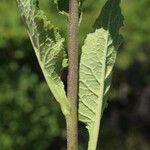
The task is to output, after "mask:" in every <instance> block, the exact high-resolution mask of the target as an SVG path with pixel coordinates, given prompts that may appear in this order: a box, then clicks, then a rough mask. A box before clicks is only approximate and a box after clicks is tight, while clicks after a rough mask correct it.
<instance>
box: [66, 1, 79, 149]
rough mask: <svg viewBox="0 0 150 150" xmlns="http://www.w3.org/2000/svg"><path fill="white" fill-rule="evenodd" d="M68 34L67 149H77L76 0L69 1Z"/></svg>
mask: <svg viewBox="0 0 150 150" xmlns="http://www.w3.org/2000/svg"><path fill="white" fill-rule="evenodd" d="M68 32H69V33H68V34H69V36H68V57H69V70H68V71H69V73H68V85H67V86H68V90H67V96H68V99H69V101H70V107H71V113H70V115H69V116H68V117H67V150H77V149H78V119H77V95H78V42H77V34H78V0H70V2H69V31H68Z"/></svg>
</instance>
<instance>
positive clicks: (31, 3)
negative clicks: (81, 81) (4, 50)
mask: <svg viewBox="0 0 150 150" xmlns="http://www.w3.org/2000/svg"><path fill="white" fill-rule="evenodd" d="M17 3H18V7H19V10H20V13H21V16H22V18H23V21H24V23H25V24H26V27H27V31H28V34H29V36H30V39H31V42H32V45H33V47H34V50H35V53H36V56H37V59H38V61H39V64H40V66H41V69H42V71H43V74H44V76H45V79H46V81H47V83H48V86H49V88H50V90H51V92H52V93H53V95H54V97H55V98H56V100H57V101H58V102H59V103H60V105H61V109H62V112H63V114H64V115H67V114H68V113H69V102H68V100H67V97H66V93H65V90H64V85H63V83H62V81H61V78H60V76H61V72H62V69H63V64H64V63H63V62H66V58H65V56H66V54H65V51H64V45H63V42H64V38H62V37H61V35H60V34H59V31H58V30H57V29H56V28H55V27H54V26H53V25H52V24H51V22H50V21H48V19H47V18H46V16H45V15H44V12H43V11H41V10H40V9H39V5H38V0H17Z"/></svg>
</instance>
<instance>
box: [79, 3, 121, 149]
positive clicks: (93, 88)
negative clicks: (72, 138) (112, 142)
mask: <svg viewBox="0 0 150 150" xmlns="http://www.w3.org/2000/svg"><path fill="white" fill-rule="evenodd" d="M119 4H120V0H108V1H107V2H106V4H105V6H104V7H103V9H102V12H101V14H100V16H99V17H98V19H97V21H96V23H95V28H96V30H95V32H94V33H90V34H89V35H88V36H87V38H86V40H85V44H84V46H83V47H82V54H81V61H80V71H79V79H80V80H79V120H80V121H82V122H84V123H85V124H86V127H87V129H88V132H89V147H88V149H89V150H95V149H96V145H97V140H98V133H99V126H100V119H101V115H102V112H103V110H104V108H105V107H106V103H107V101H106V95H107V93H108V91H109V88H110V84H111V73H112V68H113V66H114V63H115V59H116V51H117V49H118V47H119V45H120V43H121V41H122V38H121V36H120V34H119V29H120V27H121V26H122V22H123V18H122V15H121V11H120V6H119Z"/></svg>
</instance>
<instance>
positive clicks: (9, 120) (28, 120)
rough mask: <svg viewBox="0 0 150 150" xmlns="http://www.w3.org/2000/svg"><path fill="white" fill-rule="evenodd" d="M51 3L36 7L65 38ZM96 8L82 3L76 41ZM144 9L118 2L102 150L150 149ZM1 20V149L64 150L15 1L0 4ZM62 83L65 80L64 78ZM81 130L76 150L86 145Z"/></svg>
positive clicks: (149, 55) (149, 39) (59, 119)
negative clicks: (117, 43)
mask: <svg viewBox="0 0 150 150" xmlns="http://www.w3.org/2000/svg"><path fill="white" fill-rule="evenodd" d="M50 3H51V1H50V2H49V1H48V0H45V1H41V3H40V4H41V7H42V8H45V9H46V14H47V16H48V17H49V18H51V19H52V20H53V21H54V23H55V24H58V22H59V23H60V26H59V28H60V30H61V31H62V33H63V34H65V35H66V32H65V31H66V30H67V26H65V25H66V20H65V19H64V20H61V16H57V17H56V16H55V13H56V12H55V11H54V10H53V9H52V5H50ZM97 3H99V5H98V4H97ZM97 3H93V5H91V4H89V3H88V1H87V5H85V6H84V7H85V10H86V11H85V13H86V18H87V19H86V20H84V22H85V23H83V25H82V28H81V31H80V35H81V36H80V38H81V39H83V38H84V35H85V33H86V32H87V31H91V29H90V24H91V22H90V20H91V19H92V16H94V15H95V12H94V10H95V9H96V7H97V6H100V5H102V3H101V2H100V1H98V2H97ZM65 4H66V3H65ZM60 5H63V6H64V7H63V8H64V9H67V7H66V6H65V5H64V4H60ZM89 6H92V8H93V9H88V7H89ZM149 7H150V1H149V0H139V1H138V2H136V1H128V0H124V1H122V8H123V15H124V17H125V22H124V25H125V26H124V28H123V29H122V34H123V35H124V38H125V41H124V44H123V45H122V46H121V48H120V50H119V52H118V57H117V63H116V66H115V69H114V75H113V84H112V88H111V94H110V97H109V100H110V105H109V108H108V109H106V111H105V114H104V117H103V122H102V127H101V128H102V129H101V137H100V138H101V143H102V144H101V147H102V149H103V150H114V149H115V150H120V147H121V149H122V150H149V149H150V117H149V113H150V101H149V100H150V67H149V66H150V28H149V27H150V19H149V14H150V9H149ZM90 17H91V18H90ZM0 20H1V21H0V149H1V150H18V149H21V150H29V149H30V150H53V149H54V150H55V149H57V150H62V149H65V144H66V143H65V142H66V141H65V123H64V118H63V116H62V115H61V113H60V110H59V107H58V104H57V103H56V102H55V101H54V100H53V97H52V95H51V93H50V92H49V89H48V87H47V85H46V83H45V81H44V78H43V75H42V74H41V70H40V68H39V66H38V63H37V60H36V57H35V55H34V51H33V49H32V46H31V44H30V41H29V39H28V36H27V34H26V31H25V28H24V26H23V24H22V22H21V20H20V16H19V13H18V10H17V7H16V3H15V1H12V0H7V2H6V0H1V3H0ZM63 78H64V81H65V78H66V73H64V75H63ZM82 126H83V125H82V124H80V129H79V131H80V136H79V138H80V139H81V142H80V143H83V144H81V150H82V149H85V147H86V145H85V142H86V140H87V133H86V131H85V132H83V131H82V132H81V129H82Z"/></svg>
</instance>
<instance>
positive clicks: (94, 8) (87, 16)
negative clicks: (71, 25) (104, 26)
mask: <svg viewBox="0 0 150 150" xmlns="http://www.w3.org/2000/svg"><path fill="white" fill-rule="evenodd" d="M104 3H105V0H95V1H93V0H80V3H79V13H80V28H79V33H80V37H79V38H80V40H79V42H80V45H82V44H83V42H84V39H85V37H86V35H87V34H88V33H90V32H91V31H93V25H94V22H95V20H96V18H97V17H98V15H99V13H100V11H101V8H102V6H103V5H104Z"/></svg>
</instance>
